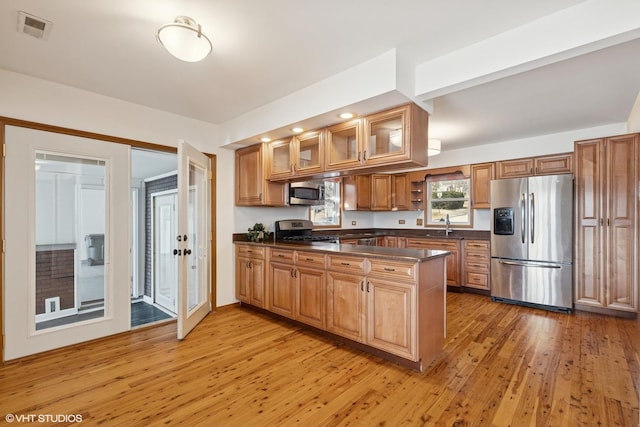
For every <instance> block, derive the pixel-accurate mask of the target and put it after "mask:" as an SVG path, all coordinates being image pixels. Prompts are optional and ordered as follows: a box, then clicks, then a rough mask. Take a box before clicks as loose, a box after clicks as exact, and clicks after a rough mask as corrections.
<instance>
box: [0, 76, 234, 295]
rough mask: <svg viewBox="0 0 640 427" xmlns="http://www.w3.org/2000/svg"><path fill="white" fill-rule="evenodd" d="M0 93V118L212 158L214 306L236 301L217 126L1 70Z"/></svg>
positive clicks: (226, 155)
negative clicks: (185, 148)
mask: <svg viewBox="0 0 640 427" xmlns="http://www.w3.org/2000/svg"><path fill="white" fill-rule="evenodd" d="M0 93H2V102H1V103H0V116H5V117H10V118H15V119H22V120H29V121H33V122H38V123H44V124H51V125H55V126H62V127H68V128H72V129H78V130H85V131H90V132H96V133H102V134H107V135H112V136H118V137H123V138H130V139H135V140H140V141H146V142H151V143H154V144H160V145H166V146H171V147H175V146H177V141H178V140H180V139H184V140H185V141H187V142H188V143H190V144H192V145H193V146H195V147H197V148H198V149H200V150H202V151H206V152H208V153H212V154H216V155H217V176H216V191H217V212H216V220H217V230H216V245H217V254H218V255H217V260H216V262H217V266H218V269H217V270H218V272H217V287H218V291H217V305H218V306H221V305H227V304H230V303H233V302H235V301H236V299H235V290H234V278H233V268H230V267H229V266H231V265H233V245H232V243H231V239H232V233H233V230H234V219H233V214H234V210H233V204H234V196H233V191H234V184H233V177H234V173H233V168H234V154H233V151H231V150H228V149H221V148H218V147H217V145H218V144H217V141H216V138H217V128H216V126H214V125H212V124H210V123H205V122H201V121H197V120H193V119H189V118H186V117H182V116H178V115H175V114H171V113H166V112H163V111H159V110H154V109H151V108H148V107H143V106H140V105H136V104H132V103H129V102H126V101H121V100H118V99H114V98H109V97H106V96H102V95H98V94H95V93H91V92H87V91H83V90H79V89H75V88H71V87H68V86H64V85H59V84H56V83H52V82H48V81H45V80H40V79H36V78H32V77H28V76H25V75H21V74H17V73H13V72H10V71H6V70H0ZM10 180H11V178H10V177H9V178H8V181H10Z"/></svg>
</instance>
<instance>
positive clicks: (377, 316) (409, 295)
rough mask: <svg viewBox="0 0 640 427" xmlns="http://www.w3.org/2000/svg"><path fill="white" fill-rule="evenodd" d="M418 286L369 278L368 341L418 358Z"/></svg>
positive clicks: (409, 357)
mask: <svg viewBox="0 0 640 427" xmlns="http://www.w3.org/2000/svg"><path fill="white" fill-rule="evenodd" d="M415 289H416V286H415V284H408V283H406V284H405V283H398V282H391V281H386V280H382V279H378V278H371V277H370V278H368V280H367V283H366V289H365V294H366V298H367V335H366V337H367V338H366V344H368V345H370V346H372V347H376V348H379V349H380V350H384V351H387V352H389V353H393V354H396V355H398V356H402V357H405V358H408V359H411V360H416V348H417V345H416V344H417V343H416V340H417V337H416V325H417V319H416V290H415Z"/></svg>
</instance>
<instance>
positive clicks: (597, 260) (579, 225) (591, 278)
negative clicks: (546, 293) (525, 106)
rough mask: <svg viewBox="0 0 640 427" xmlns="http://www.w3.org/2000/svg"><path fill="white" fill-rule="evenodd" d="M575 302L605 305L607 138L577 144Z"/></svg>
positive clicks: (597, 305)
mask: <svg viewBox="0 0 640 427" xmlns="http://www.w3.org/2000/svg"><path fill="white" fill-rule="evenodd" d="M575 153H576V167H575V189H576V193H575V198H574V200H575V209H574V216H575V236H574V241H575V250H574V252H575V255H574V257H575V266H574V267H575V296H574V298H575V301H576V303H580V304H587V305H591V306H596V307H604V305H605V300H604V294H605V290H604V280H603V279H604V270H603V269H604V265H605V262H606V261H605V256H606V254H605V253H604V252H602V251H603V249H604V248H603V247H604V242H603V235H602V226H603V225H604V218H603V209H604V198H605V193H604V191H605V183H604V163H605V162H604V141H603V140H601V139H598V140H592V141H583V142H579V143H576V145H575Z"/></svg>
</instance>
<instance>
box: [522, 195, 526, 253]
mask: <svg viewBox="0 0 640 427" xmlns="http://www.w3.org/2000/svg"><path fill="white" fill-rule="evenodd" d="M526 200H527V195H526V194H525V193H522V194H520V217H521V218H522V219H521V221H520V238H521V239H522V244H523V245H524V243H525V241H524V239H525V237H526V234H525V222H526V219H527V216H526V207H525V205H526V203H527V202H526Z"/></svg>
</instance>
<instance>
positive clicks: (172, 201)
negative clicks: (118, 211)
mask: <svg viewBox="0 0 640 427" xmlns="http://www.w3.org/2000/svg"><path fill="white" fill-rule="evenodd" d="M151 199H152V200H153V236H152V240H153V288H154V300H155V302H156V304H159V305H161V306H162V307H164V308H166V309H167V310H169V311H171V312H172V313H175V312H176V311H177V310H176V302H177V301H176V299H177V298H176V293H177V290H178V263H177V259H176V258H177V256H176V255H174V253H173V251H174V248H175V246H176V245H175V241H176V236H177V226H178V224H177V214H178V213H177V212H176V210H177V204H178V193H177V192H176V191H171V192H168V193H162V194H152V195H151Z"/></svg>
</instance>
